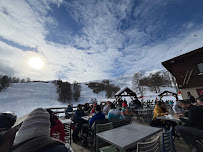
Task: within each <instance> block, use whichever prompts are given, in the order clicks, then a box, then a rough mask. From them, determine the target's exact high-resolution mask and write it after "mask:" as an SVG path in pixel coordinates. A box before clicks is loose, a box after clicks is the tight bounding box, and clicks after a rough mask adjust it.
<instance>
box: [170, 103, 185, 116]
mask: <svg viewBox="0 0 203 152" xmlns="http://www.w3.org/2000/svg"><path fill="white" fill-rule="evenodd" d="M173 111H174V112H175V113H176V114H183V113H184V109H183V108H182V107H181V106H180V105H179V101H175V102H174V104H173Z"/></svg>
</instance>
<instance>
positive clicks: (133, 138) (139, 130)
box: [96, 124, 162, 151]
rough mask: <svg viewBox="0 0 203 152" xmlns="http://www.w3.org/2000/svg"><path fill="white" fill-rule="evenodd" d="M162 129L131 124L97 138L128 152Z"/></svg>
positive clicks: (99, 134)
mask: <svg viewBox="0 0 203 152" xmlns="http://www.w3.org/2000/svg"><path fill="white" fill-rule="evenodd" d="M161 131H162V129H161V128H155V127H149V126H143V125H138V124H130V125H125V126H122V127H118V128H115V129H111V130H107V131H104V132H100V133H97V134H96V135H97V137H98V138H100V139H102V140H104V141H106V142H108V143H110V144H112V145H114V146H115V147H117V148H118V149H119V150H123V151H127V150H128V149H130V148H132V147H135V146H136V144H137V143H138V142H140V141H143V140H145V139H147V138H149V137H151V136H153V135H155V134H157V133H159V132H161Z"/></svg>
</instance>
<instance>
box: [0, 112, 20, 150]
mask: <svg viewBox="0 0 203 152" xmlns="http://www.w3.org/2000/svg"><path fill="white" fill-rule="evenodd" d="M16 118H17V116H16V115H15V114H13V113H10V112H5V113H0V152H9V149H10V148H11V146H12V145H13V141H14V139H15V135H16V132H17V131H18V130H19V128H20V125H18V126H15V127H13V128H11V127H12V126H13V125H14V124H15V122H16Z"/></svg>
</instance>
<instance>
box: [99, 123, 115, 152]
mask: <svg viewBox="0 0 203 152" xmlns="http://www.w3.org/2000/svg"><path fill="white" fill-rule="evenodd" d="M110 129H113V124H112V122H110V123H105V124H96V133H99V132H103V131H106V130H110ZM100 147H101V148H100ZM98 151H100V152H117V151H118V150H117V148H116V147H114V146H112V145H110V146H106V143H105V142H104V141H103V140H101V139H99V138H98V137H96V152H98Z"/></svg>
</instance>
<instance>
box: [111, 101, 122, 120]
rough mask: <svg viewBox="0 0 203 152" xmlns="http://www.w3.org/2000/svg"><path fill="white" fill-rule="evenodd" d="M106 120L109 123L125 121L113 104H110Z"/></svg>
mask: <svg viewBox="0 0 203 152" xmlns="http://www.w3.org/2000/svg"><path fill="white" fill-rule="evenodd" d="M124 104H125V103H124ZM107 118H108V120H109V121H114V120H122V119H125V116H124V115H123V114H122V113H121V111H120V110H118V109H116V107H115V105H114V104H111V109H110V111H109V113H108V116H107Z"/></svg>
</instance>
